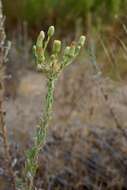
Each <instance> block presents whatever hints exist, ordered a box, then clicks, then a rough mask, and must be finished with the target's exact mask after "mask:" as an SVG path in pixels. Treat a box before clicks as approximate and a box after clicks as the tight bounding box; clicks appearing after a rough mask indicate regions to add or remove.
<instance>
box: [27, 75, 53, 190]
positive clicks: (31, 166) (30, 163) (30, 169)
mask: <svg viewBox="0 0 127 190" xmlns="http://www.w3.org/2000/svg"><path fill="white" fill-rule="evenodd" d="M54 82H55V79H54V77H53V76H52V77H50V78H48V83H47V86H48V90H47V95H46V104H45V113H44V116H43V118H41V121H40V124H39V126H38V128H37V131H36V135H35V142H34V147H32V148H31V149H30V150H29V151H28V154H27V163H26V176H27V184H28V190H33V186H34V177H35V175H36V171H37V168H38V157H39V153H40V151H41V149H42V148H43V146H44V144H45V142H46V137H47V129H48V124H49V121H50V119H51V112H52V106H53V96H54V95H53V94H54Z"/></svg>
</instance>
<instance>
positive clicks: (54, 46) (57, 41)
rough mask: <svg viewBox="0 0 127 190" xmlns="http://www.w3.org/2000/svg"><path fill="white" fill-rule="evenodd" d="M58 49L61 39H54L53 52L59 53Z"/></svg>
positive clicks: (59, 48)
mask: <svg viewBox="0 0 127 190" xmlns="http://www.w3.org/2000/svg"><path fill="white" fill-rule="evenodd" d="M60 50H61V41H59V40H54V43H53V52H54V53H59V52H60Z"/></svg>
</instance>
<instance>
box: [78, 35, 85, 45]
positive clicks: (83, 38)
mask: <svg viewBox="0 0 127 190" xmlns="http://www.w3.org/2000/svg"><path fill="white" fill-rule="evenodd" d="M85 40H86V37H85V36H83V35H82V36H80V39H79V45H80V46H81V47H83V46H84V44H85Z"/></svg>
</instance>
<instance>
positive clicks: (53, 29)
mask: <svg viewBox="0 0 127 190" xmlns="http://www.w3.org/2000/svg"><path fill="white" fill-rule="evenodd" d="M54 33H55V27H54V26H50V27H49V29H48V36H49V37H52V36H53V35H54Z"/></svg>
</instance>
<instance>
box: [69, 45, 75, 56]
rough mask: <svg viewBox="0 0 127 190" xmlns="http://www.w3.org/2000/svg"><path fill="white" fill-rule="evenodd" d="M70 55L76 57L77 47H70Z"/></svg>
mask: <svg viewBox="0 0 127 190" xmlns="http://www.w3.org/2000/svg"><path fill="white" fill-rule="evenodd" d="M69 55H70V56H71V57H74V56H75V45H72V46H71V47H70V52H69Z"/></svg>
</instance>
